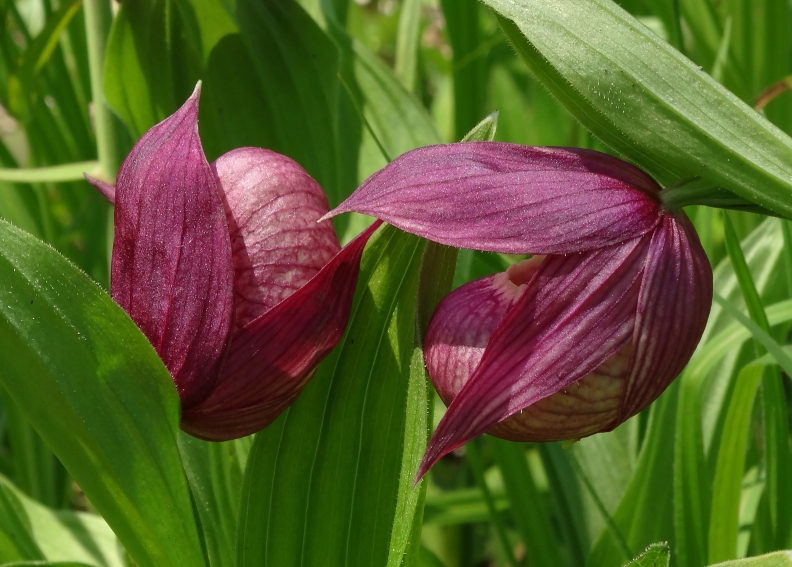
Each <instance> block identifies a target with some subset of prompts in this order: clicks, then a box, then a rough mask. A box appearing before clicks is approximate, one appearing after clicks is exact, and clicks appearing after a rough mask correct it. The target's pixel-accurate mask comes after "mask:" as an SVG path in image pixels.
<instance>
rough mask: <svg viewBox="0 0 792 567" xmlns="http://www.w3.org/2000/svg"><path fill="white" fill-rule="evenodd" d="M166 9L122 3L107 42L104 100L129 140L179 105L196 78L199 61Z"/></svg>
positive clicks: (149, 0) (155, 0) (151, 1)
mask: <svg viewBox="0 0 792 567" xmlns="http://www.w3.org/2000/svg"><path fill="white" fill-rule="evenodd" d="M167 5H168V1H167V0H130V1H129V2H124V3H122V4H121V9H120V10H119V12H118V15H117V16H116V17H115V18H114V20H113V25H112V28H111V29H110V35H109V37H108V39H107V51H106V53H105V66H104V67H105V68H104V93H105V98H106V101H107V103H108V104H109V105H110V107H111V108H112V109H113V110H114V111H115V112H116V113H117V114H118V116H119V117H120V118H121V120H123V122H124V124H126V126H127V128H129V131H130V133H131V134H132V136H133V137H134V138H139V137H140V136H142V135H143V133H144V132H146V130H148V129H149V128H151V127H152V126H153V125H154V124H156V123H158V122H160V121H161V120H164V119H165V118H166V117H167V116H169V115H170V114H171V113H173V112H174V111H175V110H176V109H177V108H178V107H179V106H181V104H182V103H183V102H184V101H185V100H187V97H189V96H190V93H191V92H192V89H193V88H194V87H195V83H196V81H197V80H198V78H199V69H200V64H201V61H200V56H199V55H198V54H197V53H195V52H194V51H192V50H191V49H190V47H189V46H188V45H187V43H186V42H185V41H184V39H183V37H182V34H181V19H180V18H179V15H180V12H179V11H178V10H173V9H171V10H168V9H167Z"/></svg>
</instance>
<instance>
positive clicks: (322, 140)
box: [201, 0, 352, 204]
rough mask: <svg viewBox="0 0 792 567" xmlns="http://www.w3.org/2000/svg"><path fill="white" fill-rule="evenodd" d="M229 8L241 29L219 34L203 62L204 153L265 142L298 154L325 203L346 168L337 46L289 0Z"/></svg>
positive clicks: (334, 195)
mask: <svg viewBox="0 0 792 567" xmlns="http://www.w3.org/2000/svg"><path fill="white" fill-rule="evenodd" d="M232 15H233V17H234V19H235V22H236V25H237V26H238V28H239V34H234V35H227V36H225V37H224V38H223V39H221V40H220V41H219V42H218V44H217V45H216V46H215V48H214V49H213V50H212V53H211V54H210V56H209V61H208V63H207V71H206V82H205V91H204V100H203V104H202V109H201V116H202V118H203V120H204V123H202V133H204V132H205V133H206V136H205V138H204V147H205V148H206V153H207V155H208V156H210V159H213V158H215V157H217V156H218V155H220V154H221V153H223V152H225V151H228V150H229V149H232V148H236V147H241V146H259V147H266V148H270V149H272V150H274V151H277V152H279V153H282V154H285V155H287V156H289V157H291V158H292V159H294V160H295V161H297V162H298V163H299V164H300V165H301V166H303V167H304V168H305V169H306V171H308V173H310V174H311V176H312V177H314V179H316V180H317V181H318V182H319V184H320V185H321V186H322V188H323V189H324V190H325V192H326V193H327V195H328V198H329V199H330V203H331V204H336V203H339V202H340V201H341V200H343V198H344V197H345V196H346V193H344V194H342V188H341V186H340V185H341V180H342V179H344V177H343V176H344V175H345V173H346V172H344V171H343V170H342V167H341V164H342V162H341V155H340V150H339V148H340V146H341V145H342V143H343V141H341V140H339V138H338V137H337V130H336V127H335V124H334V116H335V110H336V104H337V98H338V96H339V92H338V91H339V87H340V85H339V83H338V79H337V77H336V73H337V72H338V69H339V56H338V50H337V49H336V46H335V45H334V44H333V42H332V41H331V40H330V38H329V37H327V35H326V34H325V33H324V32H323V31H322V30H321V29H320V28H319V27H318V26H317V25H316V23H315V22H314V21H313V20H312V19H311V17H310V16H309V15H308V14H307V13H306V12H305V11H304V10H303V9H302V8H301V7H300V6H299V5H298V4H297V3H296V2H294V1H275V0H265V1H249V0H239V1H238V2H236V6H235V9H234V11H233V14H232ZM351 190H352V187H344V188H343V191H345V192H350V191H351Z"/></svg>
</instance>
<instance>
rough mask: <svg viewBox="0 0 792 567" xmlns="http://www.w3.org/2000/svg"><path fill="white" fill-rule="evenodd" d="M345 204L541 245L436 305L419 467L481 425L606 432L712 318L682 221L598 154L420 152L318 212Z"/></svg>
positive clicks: (446, 231) (665, 374)
mask: <svg viewBox="0 0 792 567" xmlns="http://www.w3.org/2000/svg"><path fill="white" fill-rule="evenodd" d="M346 211H357V212H360V213H365V214H369V215H372V216H375V217H377V218H379V219H382V220H385V221H387V222H389V223H391V224H393V225H395V226H397V227H399V228H401V229H403V230H406V231H408V232H412V233H414V234H418V235H420V236H423V237H425V238H428V239H430V240H434V241H436V242H440V243H443V244H448V245H451V246H456V247H461V248H473V249H478V250H487V251H492V252H503V253H520V254H537V255H541V256H534V257H533V258H531V259H530V260H526V261H524V262H522V263H520V264H517V265H515V266H512V267H511V268H509V270H508V271H506V272H505V273H501V274H497V275H494V276H491V277H487V278H483V279H480V280H477V281H474V282H471V283H468V284H466V285H464V286H462V287H460V288H459V289H457V290H455V291H454V292H452V293H451V294H450V295H449V296H448V297H446V298H445V299H444V300H443V302H441V304H440V305H439V306H438V308H437V310H436V311H435V314H434V315H433V317H432V321H431V322H430V325H429V328H428V330H427V333H426V337H425V342H424V356H425V360H426V365H427V369H428V371H429V375H430V377H431V379H432V381H433V382H434V384H435V386H436V388H437V390H438V392H439V394H440V396H441V397H442V398H443V400H444V401H445V402H446V404H448V411H447V412H446V414H445V416H444V417H443V419H442V420H441V421H440V424H439V425H438V427H437V430H436V431H435V433H434V435H433V437H432V439H431V440H430V442H429V446H428V448H427V450H426V453H425V455H424V459H423V462H422V464H421V467H420V469H419V473H418V477H420V476H421V475H423V474H425V473H426V471H427V470H428V469H429V468H430V467H431V466H432V464H434V463H435V462H436V461H437V460H438V459H439V458H440V457H442V456H443V455H444V454H446V453H448V452H449V451H452V450H453V449H455V448H456V447H459V446H460V445H462V444H464V443H466V442H467V441H469V440H470V439H472V438H473V437H475V436H477V435H479V434H481V433H484V432H488V433H491V434H493V435H497V436H500V437H504V438H507V439H513V440H523V441H528V440H530V441H551V440H560V439H577V438H581V437H584V436H587V435H591V434H593V433H597V432H600V431H609V430H611V429H613V428H614V427H616V426H617V425H619V424H620V423H622V422H623V421H624V420H626V419H627V418H629V417H631V416H633V415H635V414H636V413H638V412H639V411H640V410H641V409H643V408H645V407H646V406H647V405H649V404H650V403H651V402H652V401H653V400H654V399H655V398H657V397H658V396H659V395H660V394H661V393H662V392H663V391H664V390H665V388H666V387H667V386H668V385H669V384H670V383H671V381H672V380H673V379H674V378H675V377H676V376H677V374H679V372H680V371H681V370H682V369H683V368H684V366H685V364H686V363H687V361H688V360H689V359H690V356H691V355H692V353H693V350H694V349H695V347H696V344H697V343H698V341H699V339H700V338H701V334H702V333H703V331H704V326H705V324H706V321H707V317H708V315H709V310H710V306H711V302H712V270H711V268H710V265H709V262H708V260H707V257H706V255H705V253H704V251H703V249H702V248H701V244H700V243H699V240H698V236H697V235H696V233H695V231H694V229H693V226H692V225H691V223H690V221H689V220H688V219H687V217H686V216H685V215H684V213H682V212H676V211H674V212H672V211H669V210H666V209H665V208H664V207H663V204H662V201H661V195H660V187H659V186H658V185H657V184H656V183H655V182H654V181H653V180H652V179H651V178H650V177H649V176H648V175H646V174H645V173H643V172H642V171H640V170H639V169H637V168H635V167H633V166H631V165H629V164H627V163H625V162H623V161H621V160H619V159H617V158H614V157H611V156H608V155H606V154H601V153H598V152H594V151H588V150H580V149H564V148H532V147H525V146H518V145H513V144H503V143H496V142H473V143H464V144H452V145H446V146H431V147H426V148H420V149H418V150H414V151H412V152H409V153H407V154H405V155H403V156H401V157H400V158H398V159H397V160H395V161H394V162H392V163H391V164H390V165H389V166H388V167H386V168H385V169H383V170H381V171H379V172H377V173H376V174H374V175H373V176H371V177H370V178H369V179H368V180H367V181H366V182H365V183H364V184H363V185H362V186H361V187H360V188H359V189H358V190H357V191H356V192H355V193H354V194H353V195H352V196H351V197H350V198H349V199H347V200H346V201H345V202H344V203H342V204H341V206H340V207H338V208H337V209H335V210H334V211H333V212H332V213H331V214H338V213H341V212H346Z"/></svg>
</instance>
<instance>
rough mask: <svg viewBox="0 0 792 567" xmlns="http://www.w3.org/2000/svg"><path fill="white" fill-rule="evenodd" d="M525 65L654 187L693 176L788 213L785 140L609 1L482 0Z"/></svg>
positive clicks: (790, 161)
mask: <svg viewBox="0 0 792 567" xmlns="http://www.w3.org/2000/svg"><path fill="white" fill-rule="evenodd" d="M486 3H487V4H488V5H489V6H491V7H492V8H493V9H494V10H495V11H497V12H498V13H499V14H500V15H501V17H502V20H501V23H502V27H503V29H504V31H505V32H506V35H507V36H508V37H509V39H510V40H511V42H512V44H513V45H514V46H515V49H516V50H517V52H518V53H519V54H520V55H521V56H522V57H523V59H524V60H525V61H526V63H527V64H528V66H529V67H530V68H531V70H532V71H533V72H534V73H535V74H536V76H537V77H538V78H539V79H540V80H541V81H542V83H543V84H544V85H545V86H546V87H547V88H548V90H550V92H551V93H552V94H553V95H554V96H556V98H558V100H559V101H560V102H561V103H562V104H563V105H564V106H566V107H567V109H568V110H569V111H570V112H571V113H572V114H573V115H574V116H575V117H576V118H577V119H578V120H580V121H581V122H582V124H583V125H584V126H585V127H586V128H588V129H589V130H590V131H591V132H592V133H593V134H594V135H596V136H597V137H599V138H600V139H601V140H603V141H604V142H605V143H606V144H607V145H609V146H611V147H612V148H613V149H614V150H616V151H617V152H619V153H621V154H623V155H625V156H626V157H627V158H628V159H630V160H632V161H633V162H635V163H636V164H637V165H638V166H639V167H642V168H643V169H646V170H647V171H649V173H651V174H652V175H653V176H654V177H655V178H657V179H658V180H659V181H660V183H662V184H664V185H667V184H670V183H673V182H675V181H678V180H681V179H687V178H691V177H697V176H698V177H701V178H703V179H705V180H706V181H707V182H709V183H711V184H712V185H713V186H717V187H723V188H725V189H727V190H729V191H732V192H734V193H736V194H737V195H739V196H740V197H743V198H744V199H747V200H749V201H751V202H754V203H757V204H759V205H761V206H764V207H766V208H767V209H770V210H772V211H775V212H776V213H778V214H781V215H792V199H791V198H790V197H792V141H790V139H789V138H788V137H787V136H786V135H785V134H784V133H783V132H781V131H780V130H779V129H778V128H776V127H775V126H773V125H772V124H770V123H769V122H768V121H767V120H765V119H764V118H763V117H761V116H760V115H759V114H758V113H756V112H755V111H754V110H753V109H751V108H750V107H749V106H747V105H746V104H745V103H743V102H742V101H740V100H739V99H738V98H737V97H736V96H734V95H733V94H731V93H730V92H729V91H727V90H726V89H725V88H724V87H722V86H721V85H719V84H718V83H716V82H715V81H714V80H713V79H712V78H711V77H710V76H709V75H707V73H706V72H705V71H704V70H702V69H700V68H699V67H697V66H696V65H694V64H693V63H692V62H691V61H689V60H688V59H686V58H685V57H684V56H682V55H681V54H680V53H679V52H677V51H676V50H675V49H673V48H672V47H671V46H670V45H668V44H667V43H665V42H664V41H663V40H661V39H660V38H659V37H657V36H656V35H655V34H653V33H652V32H651V31H649V30H648V29H647V28H646V27H645V26H643V25H642V24H641V23H639V22H638V21H637V20H635V19H634V18H633V17H632V16H630V15H629V14H628V13H627V12H625V11H624V10H622V9H621V8H619V7H618V6H617V5H616V4H614V3H613V2H611V1H610V0H592V1H590V2H572V1H570V0H547V1H543V2H536V1H532V0H516V1H507V0H487V1H486Z"/></svg>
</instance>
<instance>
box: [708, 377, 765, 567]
mask: <svg viewBox="0 0 792 567" xmlns="http://www.w3.org/2000/svg"><path fill="white" fill-rule="evenodd" d="M763 371H764V367H763V366H761V365H749V366H746V367H745V368H743V370H742V371H741V372H740V375H739V377H738V378H737V383H736V385H735V388H734V392H733V393H732V398H731V402H730V403H729V411H728V413H727V415H726V427H725V428H724V431H723V437H722V439H721V444H720V451H719V452H718V461H717V464H716V466H715V478H714V481H713V489H712V510H711V512H710V525H709V537H708V542H709V545H708V550H709V551H708V558H709V560H710V561H716V562H720V561H725V560H728V559H735V558H736V556H737V531H738V529H739V512H740V492H741V488H742V480H743V471H744V466H745V451H746V447H747V445H748V436H749V435H750V434H751V428H750V427H749V426H750V421H751V410H752V409H753V404H754V398H755V396H756V390H757V388H758V387H759V383H760V381H761V379H762V373H763Z"/></svg>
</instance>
